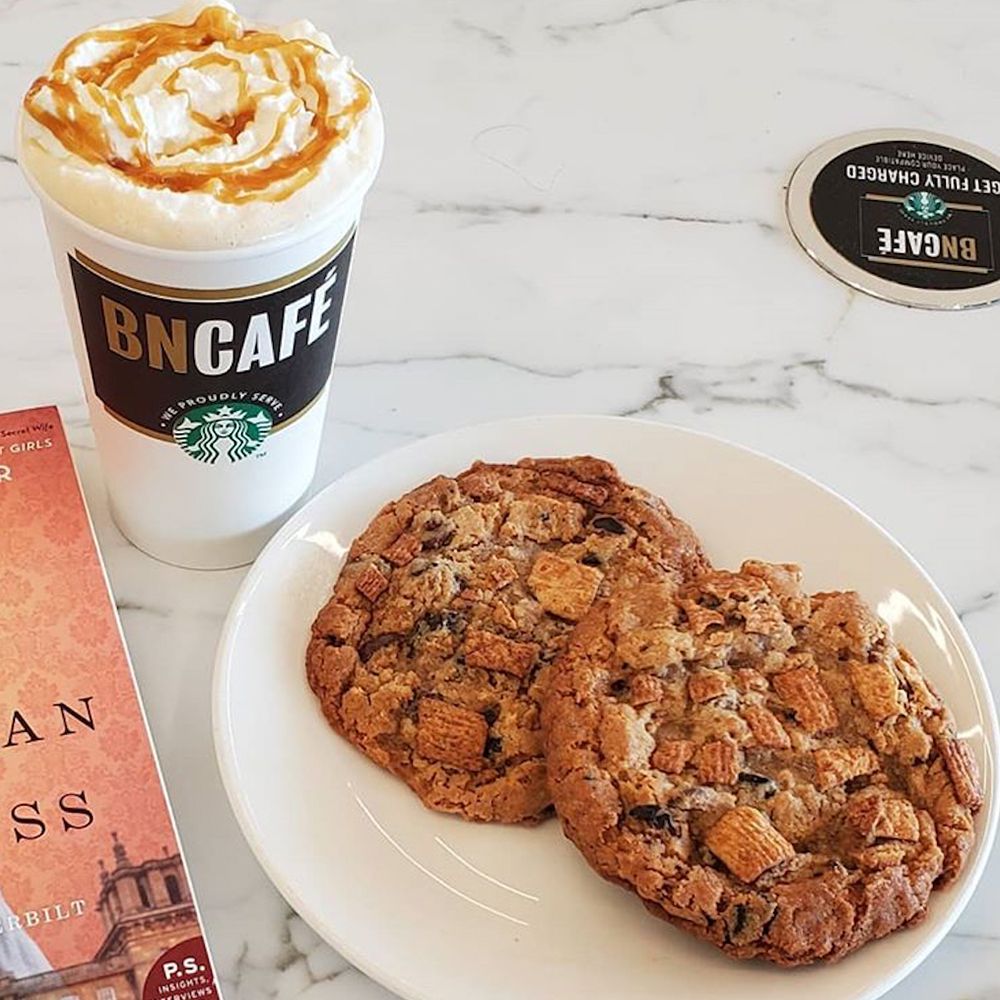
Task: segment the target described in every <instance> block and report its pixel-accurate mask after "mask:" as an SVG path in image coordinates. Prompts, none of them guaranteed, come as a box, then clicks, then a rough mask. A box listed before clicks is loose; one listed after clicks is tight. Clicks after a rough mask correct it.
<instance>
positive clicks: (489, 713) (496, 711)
mask: <svg viewBox="0 0 1000 1000" xmlns="http://www.w3.org/2000/svg"><path fill="white" fill-rule="evenodd" d="M483 718H484V719H485V720H486V725H487V726H492V725H493V723H494V722H496V721H497V719H499V718H500V706H499V705H491V706H490V707H489V708H487V709H486V710H485V711H484V712H483Z"/></svg>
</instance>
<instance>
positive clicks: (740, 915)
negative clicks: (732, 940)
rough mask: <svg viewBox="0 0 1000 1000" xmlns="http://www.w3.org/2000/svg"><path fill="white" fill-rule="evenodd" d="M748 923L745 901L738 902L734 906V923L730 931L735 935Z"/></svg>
mask: <svg viewBox="0 0 1000 1000" xmlns="http://www.w3.org/2000/svg"><path fill="white" fill-rule="evenodd" d="M746 925H747V908H746V904H745V903H737V904H736V905H735V906H734V907H733V924H732V926H731V927H730V928H729V933H730V934H732V935H733V937H735V936H736V935H737V934H739V933H740V931H742V930H743V928H744V927H746Z"/></svg>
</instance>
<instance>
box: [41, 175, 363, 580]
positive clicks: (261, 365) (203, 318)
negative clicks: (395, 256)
mask: <svg viewBox="0 0 1000 1000" xmlns="http://www.w3.org/2000/svg"><path fill="white" fill-rule="evenodd" d="M376 166H377V165H376ZM372 176H374V170H373V171H372ZM28 179H29V182H31V183H32V186H33V187H34V189H35V192H36V194H37V195H38V196H39V198H40V200H41V202H42V210H43V214H44V218H45V226H46V229H47V230H48V234H49V240H50V243H51V247H52V253H53V258H54V261H55V268H56V273H57V274H58V276H59V284H60V287H61V289H62V294H63V300H64V304H65V307H66V317H67V320H68V321H69V326H70V330H71V331H72V334H73V341H74V346H75V349H76V354H77V360H78V362H79V365H80V372H81V375H82V378H83V383H84V388H85V390H86V396H87V403H88V406H89V409H90V418H91V423H92V425H93V429H94V436H95V439H96V442H97V448H98V452H99V454H100V459H101V464H102V467H103V471H104V476H105V480H106V482H107V488H108V494H109V499H110V505H111V511H112V514H113V516H114V519H115V521H116V523H117V524H118V526H119V528H120V529H121V531H122V532H123V533H124V534H125V535H126V536H127V537H128V538H129V539H130V540H131V541H132V542H133V543H134V544H135V545H136V546H138V547H139V548H140V549H142V550H144V551H145V552H147V553H149V554H150V555H152V556H155V557H156V558H158V559H162V560H164V561H166V562H169V563H174V564H175V565H179V566H186V567H190V568H195V569H221V568H226V567H231V566H239V565H243V564H245V563H247V562H250V561H251V560H252V559H253V558H254V557H255V556H256V555H257V553H258V552H259V550H260V548H261V546H262V545H263V544H264V542H265V541H266V540H267V539H268V538H269V537H270V535H271V534H272V533H273V531H274V530H275V529H276V528H277V527H278V525H279V524H280V523H281V521H282V520H283V518H284V517H285V515H286V514H287V513H288V511H289V510H290V508H292V507H293V506H294V505H295V503H296V502H297V501H298V500H299V499H300V498H301V497H302V495H303V494H304V493H305V491H306V490H307V488H308V487H309V484H310V482H311V480H312V478H313V475H314V473H315V471H316V462H317V458H318V455H319V445H320V437H321V433H322V428H323V420H324V415H325V412H326V406H327V398H328V395H329V379H330V372H331V369H332V365H333V359H334V353H335V347H336V341H337V334H338V328H339V323H340V316H341V309H342V306H343V301H344V293H345V291H346V285H347V278H348V271H349V265H350V258H351V252H352V249H353V244H354V233H355V231H356V227H357V222H358V217H359V215H360V213H361V205H362V201H363V199H364V196H365V194H366V193H367V188H366V189H365V190H358V191H354V192H351V193H350V194H349V196H348V197H347V198H346V200H343V201H342V202H341V203H339V204H338V205H335V206H333V207H332V208H331V210H330V212H329V214H328V215H326V216H324V217H323V218H322V219H318V220H311V221H310V223H309V225H308V227H304V228H302V229H300V230H298V231H295V232H293V233H291V234H290V235H288V236H286V237H276V238H274V239H273V240H267V241H263V242H260V243H258V244H256V245H251V246H246V247H240V248H237V249H233V250H194V251H190V250H167V249H160V248H157V247H152V246H145V245H142V244H139V243H134V242H130V241H128V240H123V239H121V238H119V237H116V236H113V235H111V234H109V233H106V232H104V231H102V230H99V229H97V228H95V227H93V226H91V225H89V224H87V223H85V222H83V221H81V220H80V219H78V218H76V217H75V216H74V215H72V214H71V213H69V212H68V211H67V210H66V209H64V208H63V207H62V206H61V205H59V204H58V203H57V202H55V201H54V200H53V199H52V198H51V197H50V196H49V195H48V194H47V193H46V192H45V191H44V190H42V189H40V187H39V186H38V185H37V184H36V183H34V181H33V180H32V178H31V177H30V176H29V178H28Z"/></svg>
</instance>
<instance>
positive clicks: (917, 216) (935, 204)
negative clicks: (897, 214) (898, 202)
mask: <svg viewBox="0 0 1000 1000" xmlns="http://www.w3.org/2000/svg"><path fill="white" fill-rule="evenodd" d="M902 208H903V214H904V215H905V216H906V217H907V218H908V219H911V220H912V221H913V222H926V223H930V224H934V223H936V222H943V221H944V220H945V217H946V216H947V215H948V214H949V213H948V206H947V205H946V204H945V203H944V201H943V199H941V198H939V197H938V196H937V195H936V194H931V192H930V191H911V192H910V193H909V194H908V195H907V196H906V197H905V198H904V199H903V206H902Z"/></svg>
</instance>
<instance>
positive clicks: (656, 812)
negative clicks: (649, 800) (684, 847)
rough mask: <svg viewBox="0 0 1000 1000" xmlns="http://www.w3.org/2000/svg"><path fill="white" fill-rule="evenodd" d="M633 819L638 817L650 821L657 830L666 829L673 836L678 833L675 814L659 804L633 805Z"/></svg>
mask: <svg viewBox="0 0 1000 1000" xmlns="http://www.w3.org/2000/svg"><path fill="white" fill-rule="evenodd" d="M628 814H629V816H631V817H632V819H637V820H639V822H641V823H648V824H649V825H650V826H651V827H653V828H655V829H657V830H666V831H667V832H668V833H669V834H670V836H671V837H676V836H677V835H678V832H679V831H678V829H677V826H676V824H675V823H674V818H673V816H671V815H670V813H668V812H667V810H666V809H663V808H662V807H660V806H658V805H655V804H653V805H648V806H633V807H632V808H631V809H630V810H629V812H628Z"/></svg>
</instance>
